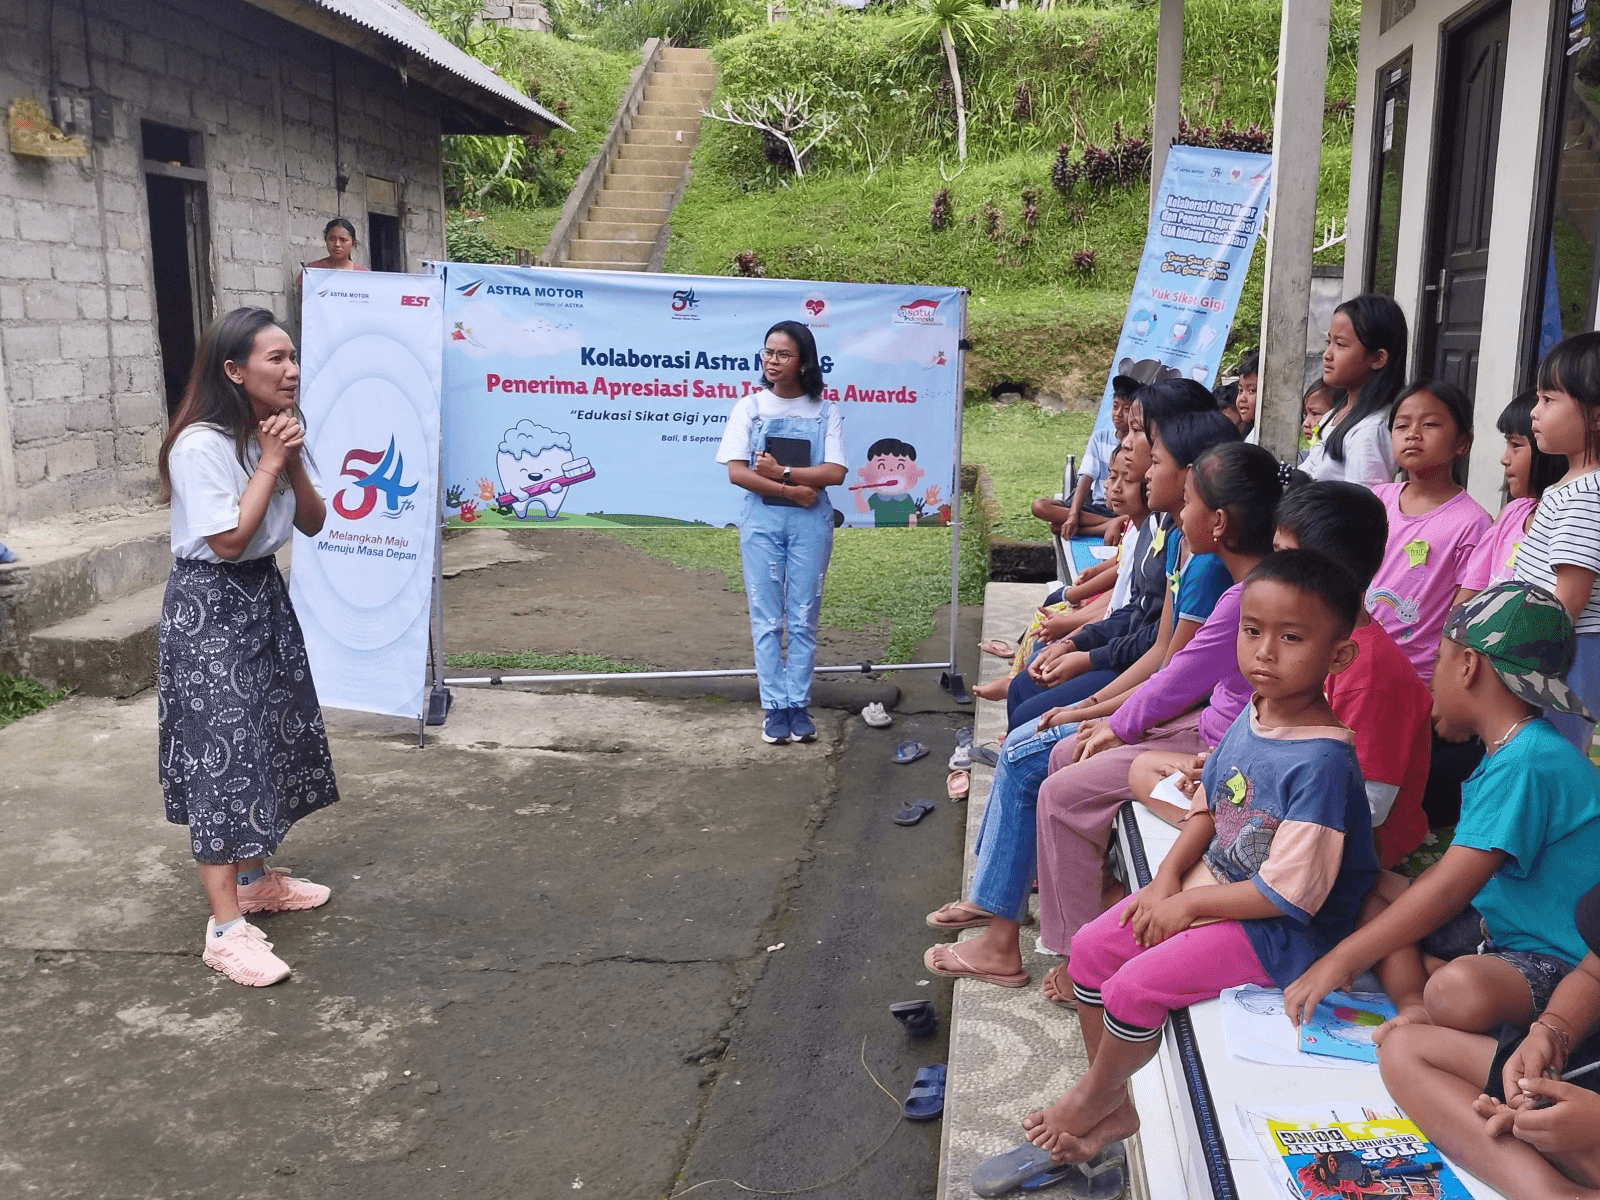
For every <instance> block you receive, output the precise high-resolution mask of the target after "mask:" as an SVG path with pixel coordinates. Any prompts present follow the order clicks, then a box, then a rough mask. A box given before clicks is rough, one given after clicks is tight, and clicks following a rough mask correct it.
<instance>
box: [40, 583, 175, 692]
mask: <svg viewBox="0 0 1600 1200" xmlns="http://www.w3.org/2000/svg"><path fill="white" fill-rule="evenodd" d="M165 593H166V584H164V583H163V584H159V585H157V586H156V587H149V588H145V589H144V590H143V591H139V592H134V593H133V594H132V595H128V596H120V597H118V598H117V599H115V600H109V601H107V602H106V603H104V604H100V605H96V606H95V607H94V608H91V609H90V610H89V611H88V612H86V613H84V614H83V615H82V616H78V617H72V618H71V619H69V620H66V621H62V622H61V623H60V624H58V625H51V626H49V627H48V628H45V629H39V630H35V631H34V633H33V636H32V637H30V638H29V639H28V646H27V649H26V651H25V652H24V659H23V661H24V664H25V667H26V669H27V672H28V674H30V675H32V676H33V677H34V678H35V679H38V680H41V681H43V682H45V683H47V684H48V685H50V686H53V687H60V686H62V685H63V684H69V683H70V684H71V685H72V686H74V687H75V688H77V689H78V691H80V692H83V693H84V694H85V695H89V696H116V697H123V696H132V695H134V694H135V693H136V692H142V691H144V690H145V689H146V688H148V687H150V686H151V685H152V684H153V683H154V682H155V677H156V637H157V633H158V631H159V629H160V626H161V600H162V597H163V595H164V594H165Z"/></svg>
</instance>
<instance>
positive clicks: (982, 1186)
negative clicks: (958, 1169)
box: [972, 1142, 1056, 1196]
mask: <svg viewBox="0 0 1600 1200" xmlns="http://www.w3.org/2000/svg"><path fill="white" fill-rule="evenodd" d="M1054 1166H1056V1164H1055V1163H1053V1162H1051V1161H1050V1151H1048V1150H1041V1149H1039V1147H1037V1146H1035V1145H1034V1144H1033V1143H1032V1142H1023V1143H1022V1145H1020V1146H1013V1147H1011V1149H1009V1150H1007V1151H1005V1152H1004V1153H1002V1154H996V1155H995V1156H994V1157H993V1158H986V1159H984V1160H983V1161H982V1162H981V1163H979V1164H978V1165H977V1166H976V1167H974V1168H973V1169H972V1190H973V1191H974V1192H975V1193H976V1194H978V1195H979V1196H1004V1195H1005V1194H1006V1193H1007V1192H1012V1191H1015V1190H1016V1189H1017V1188H1019V1187H1021V1186H1022V1185H1023V1184H1024V1183H1025V1182H1027V1181H1028V1180H1030V1179H1036V1178H1038V1176H1040V1175H1042V1174H1043V1173H1044V1172H1046V1171H1049V1170H1050V1169H1051V1168H1053V1167H1054Z"/></svg>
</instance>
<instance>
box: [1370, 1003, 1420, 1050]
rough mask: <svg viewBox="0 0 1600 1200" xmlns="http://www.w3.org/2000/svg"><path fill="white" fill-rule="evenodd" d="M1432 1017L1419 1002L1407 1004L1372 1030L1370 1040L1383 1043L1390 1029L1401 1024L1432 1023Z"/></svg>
mask: <svg viewBox="0 0 1600 1200" xmlns="http://www.w3.org/2000/svg"><path fill="white" fill-rule="evenodd" d="M1432 1024H1433V1018H1432V1017H1430V1016H1429V1015H1428V1010H1427V1008H1426V1007H1424V1006H1423V1005H1421V1004H1408V1005H1406V1006H1405V1007H1404V1008H1402V1009H1400V1011H1399V1012H1397V1013H1395V1015H1394V1016H1392V1017H1390V1018H1389V1019H1388V1020H1387V1021H1385V1022H1384V1023H1383V1024H1382V1025H1379V1026H1378V1027H1377V1028H1376V1029H1374V1030H1373V1031H1372V1040H1373V1042H1374V1043H1376V1044H1377V1045H1379V1046H1381V1045H1383V1039H1384V1038H1386V1037H1388V1036H1389V1031H1390V1030H1391V1029H1399V1028H1400V1026H1402V1025H1432Z"/></svg>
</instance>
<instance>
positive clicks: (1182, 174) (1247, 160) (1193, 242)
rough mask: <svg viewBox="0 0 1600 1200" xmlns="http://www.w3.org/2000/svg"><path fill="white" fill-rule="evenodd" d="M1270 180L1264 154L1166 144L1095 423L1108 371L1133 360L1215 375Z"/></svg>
mask: <svg viewBox="0 0 1600 1200" xmlns="http://www.w3.org/2000/svg"><path fill="white" fill-rule="evenodd" d="M1271 183H1272V156H1271V155H1269V154H1245V153H1242V152H1240V151H1237V150H1208V149H1205V148H1203V147H1200V146H1174V147H1172V149H1171V150H1170V151H1168V153H1167V165H1166V169H1165V170H1164V171H1162V173H1161V183H1160V185H1159V187H1158V191H1157V202H1156V205H1155V219H1154V220H1153V221H1152V222H1151V225H1150V232H1149V233H1148V234H1147V235H1146V237H1145V243H1144V255H1143V256H1142V257H1141V258H1140V259H1139V274H1138V276H1137V277H1136V278H1135V279H1134V281H1133V295H1132V298H1131V299H1130V300H1129V301H1128V315H1127V318H1126V319H1125V320H1124V321H1123V323H1122V336H1121V337H1120V338H1119V339H1118V340H1117V353H1116V357H1115V359H1114V361H1113V363H1112V366H1111V370H1110V371H1109V372H1108V373H1107V375H1106V388H1105V393H1104V395H1103V396H1102V397H1101V403H1100V415H1099V417H1098V419H1097V420H1096V421H1095V427H1096V428H1100V427H1101V426H1104V425H1109V424H1110V423H1111V380H1112V378H1114V377H1115V376H1117V375H1127V374H1129V373H1130V368H1132V367H1134V366H1136V365H1137V364H1140V363H1150V362H1152V361H1153V362H1156V363H1159V364H1160V365H1161V367H1162V368H1163V370H1162V374H1161V377H1162V378H1168V379H1176V378H1180V377H1181V378H1185V379H1193V380H1195V381H1196V382H1199V383H1203V384H1205V385H1206V386H1207V387H1210V386H1211V385H1212V383H1213V382H1214V381H1215V379H1216V376H1217V368H1218V367H1219V366H1220V365H1221V362H1222V350H1223V347H1224V346H1226V345H1227V344H1228V331H1229V330H1230V329H1231V328H1232V327H1233V317H1234V313H1235V311H1236V310H1237V309H1238V307H1239V295H1240V293H1241V292H1242V291H1243V289H1244V277H1245V272H1246V271H1248V270H1249V269H1250V255H1251V253H1252V251H1253V250H1254V249H1255V244H1256V238H1257V236H1258V235H1259V233H1260V231H1261V218H1262V214H1263V213H1264V212H1265V211H1266V206H1267V196H1268V193H1269V190H1270V187H1271ZM1146 370H1147V371H1150V370H1152V368H1150V367H1148V366H1147V367H1146ZM1141 377H1144V378H1153V377H1154V376H1153V375H1143V374H1142V375H1141Z"/></svg>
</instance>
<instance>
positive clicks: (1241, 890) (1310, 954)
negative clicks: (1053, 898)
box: [1022, 550, 1378, 1162]
mask: <svg viewBox="0 0 1600 1200" xmlns="http://www.w3.org/2000/svg"><path fill="white" fill-rule="evenodd" d="M1360 611H1361V587H1360V584H1359V583H1358V582H1357V581H1356V579H1355V577H1354V576H1353V575H1352V574H1351V573H1350V572H1349V571H1348V570H1346V569H1345V568H1344V567H1343V566H1341V565H1339V564H1338V563H1335V562H1333V561H1332V560H1331V559H1327V558H1324V557H1323V556H1322V555H1320V554H1316V553H1314V552H1312V551H1309V550H1286V551H1283V552H1282V553H1279V554H1273V555H1271V556H1269V557H1267V558H1265V559H1263V560H1262V562H1261V565H1260V566H1258V567H1257V568H1256V569H1255V570H1254V571H1253V572H1251V574H1250V576H1249V577H1248V578H1247V579H1246V581H1245V585H1244V590H1243V592H1242V594H1241V597H1240V605H1239V633H1238V639H1237V656H1238V663H1239V670H1240V671H1241V673H1242V674H1243V675H1244V677H1245V678H1246V679H1248V680H1249V681H1250V683H1251V685H1252V686H1253V687H1254V688H1255V694H1254V696H1253V697H1252V699H1251V701H1250V703H1249V704H1248V705H1246V707H1245V710H1244V711H1243V712H1242V713H1240V714H1239V717H1238V719H1237V720H1236V721H1234V723H1233V725H1232V726H1230V727H1229V729H1228V732H1227V733H1226V734H1224V735H1223V737H1222V740H1221V742H1220V743H1219V744H1218V746H1217V748H1216V750H1215V751H1213V752H1212V754H1211V756H1210V757H1209V758H1208V759H1207V760H1206V764H1205V768H1204V771H1203V772H1202V774H1201V784H1200V788H1199V789H1198V790H1197V792H1196V797H1195V804H1194V807H1193V808H1191V810H1190V813H1189V815H1188V817H1187V818H1186V819H1185V821H1184V826H1183V832H1182V833H1181V834H1180V835H1179V837H1178V840H1177V842H1176V844H1174V846H1173V848H1172V849H1171V850H1170V851H1169V852H1168V854H1167V856H1166V858H1165V859H1164V860H1163V861H1162V863H1161V867H1160V869H1159V870H1158V871H1157V872H1156V876H1155V878H1154V879H1152V880H1151V881H1150V884H1149V886H1147V887H1144V888H1141V889H1140V890H1139V891H1138V892H1135V893H1134V894H1133V896H1132V897H1130V898H1129V899H1128V901H1127V902H1126V903H1125V904H1123V905H1119V906H1117V907H1116V908H1113V909H1111V910H1110V911H1108V912H1105V913H1102V914H1101V915H1100V916H1098V917H1096V918H1095V919H1094V920H1093V921H1091V922H1089V924H1087V925H1085V926H1084V927H1083V928H1082V929H1080V930H1079V931H1078V933H1077V935H1076V936H1075V937H1073V939H1072V953H1071V956H1070V958H1069V959H1068V961H1067V975H1068V977H1069V978H1070V979H1071V981H1072V991H1073V996H1074V998H1075V999H1076V1000H1077V1002H1078V1018H1079V1020H1080V1021H1081V1023H1082V1025H1083V1040H1084V1045H1085V1047H1086V1048H1087V1050H1088V1052H1089V1070H1088V1072H1087V1073H1086V1074H1085V1075H1084V1076H1083V1078H1082V1079H1080V1080H1079V1081H1078V1082H1077V1083H1076V1084H1074V1085H1073V1087H1072V1089H1071V1090H1070V1091H1069V1092H1068V1093H1067V1094H1066V1095H1065V1096H1063V1097H1062V1098H1061V1099H1060V1100H1058V1101H1057V1102H1056V1103H1055V1104H1053V1105H1051V1106H1050V1107H1049V1108H1048V1109H1046V1110H1044V1111H1043V1112H1039V1113H1033V1114H1031V1115H1029V1116H1028V1117H1026V1118H1024V1120H1023V1123H1022V1124H1023V1128H1024V1129H1025V1130H1026V1131H1027V1134H1028V1138H1029V1140H1030V1141H1032V1142H1033V1143H1034V1144H1035V1145H1037V1146H1039V1147H1041V1148H1043V1149H1046V1150H1049V1151H1050V1152H1051V1157H1052V1158H1053V1159H1054V1160H1055V1161H1057V1162H1084V1161H1087V1160H1088V1159H1090V1158H1092V1157H1093V1156H1094V1155H1095V1154H1097V1153H1099V1152H1100V1150H1102V1149H1104V1148H1105V1146H1106V1145H1107V1144H1109V1143H1110V1142H1112V1141H1115V1140H1118V1139H1120V1138H1124V1137H1127V1136H1128V1134H1130V1133H1132V1132H1133V1131H1134V1130H1135V1129H1137V1128H1138V1124H1139V1121H1138V1115H1137V1114H1136V1113H1135V1112H1134V1109H1133V1102H1132V1100H1131V1098H1130V1097H1129V1095H1128V1089H1127V1084H1128V1080H1129V1078H1130V1077H1131V1076H1132V1075H1133V1073H1134V1071H1136V1070H1138V1069H1139V1068H1140V1067H1141V1066H1143V1065H1144V1064H1145V1063H1146V1062H1148V1061H1149V1060H1150V1058H1151V1057H1152V1056H1153V1055H1154V1054H1155V1050H1156V1044H1157V1041H1158V1040H1159V1038H1160V1037H1161V1029H1162V1026H1163V1024H1164V1023H1165V1021H1166V1018H1167V1014H1168V1013H1169V1012H1171V1011H1172V1010H1173V1009H1174V1008H1181V1007H1184V1006H1186V1005H1188V1004H1191V1003H1194V1002H1195V1001H1197V1000H1204V999H1209V998H1211V997H1214V996H1216V995H1217V994H1218V993H1219V992H1221V991H1222V989H1223V988H1227V987H1233V986H1236V985H1238V984H1243V983H1258V984H1269V983H1276V984H1277V985H1278V986H1280V987H1282V986H1285V985H1287V984H1288V983H1291V982H1293V981H1294V980H1295V979H1297V978H1298V977H1299V975H1300V973H1301V972H1302V971H1304V970H1305V968H1306V966H1308V965H1309V964H1310V963H1312V962H1314V961H1315V960H1316V959H1317V958H1318V957H1319V956H1320V955H1321V954H1323V953H1324V952H1325V949H1324V948H1326V947H1331V946H1333V945H1336V944H1337V943H1338V941H1339V940H1340V939H1341V938H1343V937H1344V936H1346V934H1347V933H1348V931H1350V930H1352V929H1354V928H1355V921H1356V916H1357V914H1358V913H1359V911H1360V907H1361V902H1362V900H1363V898H1364V897H1365V896H1366V893H1367V890H1368V888H1369V887H1370V886H1371V885H1372V881H1373V880H1374V879H1375V878H1376V877H1377V874H1378V856H1377V851H1376V849H1375V847H1374V845H1373V840H1372V813H1371V810H1370V808H1369V807H1368V805H1367V794H1366V788H1365V786H1364V784H1363V782H1362V779H1361V769H1360V767H1359V766H1358V764H1357V762H1356V756H1355V751H1354V749H1353V748H1352V744H1351V743H1352V738H1351V734H1350V731H1349V730H1348V729H1346V728H1345V727H1344V726H1343V725H1341V724H1339V720H1338V718H1337V717H1335V716H1334V714H1333V710H1332V709H1331V708H1330V707H1329V705H1328V701H1327V698H1326V696H1325V695H1324V694H1323V680H1324V679H1325V678H1326V677H1327V676H1329V675H1332V674H1336V673H1338V672H1339V671H1342V670H1344V669H1345V668H1346V667H1347V666H1349V665H1350V663H1351V662H1352V661H1354V658H1355V654H1356V649H1355V643H1354V642H1353V641H1352V640H1351V638H1350V634H1351V630H1352V629H1353V628H1354V625H1355V620H1356V616H1357V614H1358V613H1359V612H1360Z"/></svg>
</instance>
